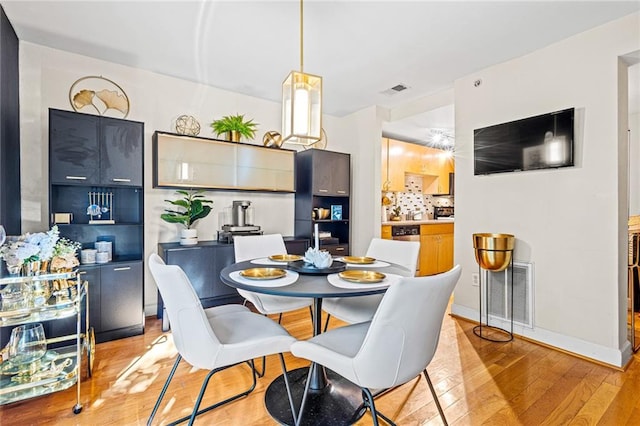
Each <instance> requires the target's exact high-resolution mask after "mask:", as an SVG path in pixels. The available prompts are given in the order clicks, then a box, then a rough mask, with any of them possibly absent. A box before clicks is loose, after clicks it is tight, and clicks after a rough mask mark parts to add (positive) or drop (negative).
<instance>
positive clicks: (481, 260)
mask: <svg viewBox="0 0 640 426" xmlns="http://www.w3.org/2000/svg"><path fill="white" fill-rule="evenodd" d="M514 242H515V238H514V236H513V235H511V234H473V247H474V249H475V256H476V261H477V262H478V275H479V279H480V285H479V286H478V293H479V298H478V300H479V301H480V321H479V322H478V325H477V326H475V327H474V328H473V334H475V335H476V336H478V337H480V338H481V339H484V340H488V341H490V342H499V343H506V342H510V341H512V340H513V246H514ZM509 267H511V281H510V284H511V286H512V288H511V303H510V306H509V318H510V323H511V327H510V329H509V331H507V330H505V329H503V328H500V327H496V326H492V325H489V283H488V282H484V286H485V301H484V305H485V318H484V323H483V322H482V321H483V318H482V305H483V303H482V286H483V281H488V280H483V279H482V276H483V275H484V274H483V273H482V270H483V269H484V270H487V271H491V272H500V271H504V272H505V282H506V281H507V277H508V275H509V274H508V270H509ZM505 296H506V295H505ZM505 302H506V300H505ZM483 329H485V332H484V334H483ZM487 329H488V330H487ZM487 331H495V332H497V333H492V334H491V335H489V334H487ZM495 334H497V335H498V336H499V337H496V336H495Z"/></svg>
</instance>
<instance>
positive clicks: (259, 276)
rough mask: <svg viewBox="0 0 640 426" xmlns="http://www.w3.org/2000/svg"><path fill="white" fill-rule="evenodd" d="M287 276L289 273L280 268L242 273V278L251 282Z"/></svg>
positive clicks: (254, 269) (252, 269)
mask: <svg viewBox="0 0 640 426" xmlns="http://www.w3.org/2000/svg"><path fill="white" fill-rule="evenodd" d="M285 275H287V271H285V270H284V269H279V268H251V269H245V270H244V271H240V276H241V277H243V278H247V279H250V280H274V279H276V278H282V277H284V276H285Z"/></svg>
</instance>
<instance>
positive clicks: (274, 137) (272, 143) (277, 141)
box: [262, 130, 282, 148]
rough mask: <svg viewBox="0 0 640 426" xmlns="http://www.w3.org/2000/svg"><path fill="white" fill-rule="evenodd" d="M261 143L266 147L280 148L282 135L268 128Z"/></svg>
mask: <svg viewBox="0 0 640 426" xmlns="http://www.w3.org/2000/svg"><path fill="white" fill-rule="evenodd" d="M262 144H263V145H264V146H266V147H267V148H280V147H281V146H282V135H281V134H280V132H276V131H275V130H269V131H268V132H267V133H265V134H264V136H263V137H262Z"/></svg>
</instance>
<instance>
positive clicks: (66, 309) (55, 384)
mask: <svg viewBox="0 0 640 426" xmlns="http://www.w3.org/2000/svg"><path fill="white" fill-rule="evenodd" d="M16 295H17V296H16ZM88 300H89V295H88V283H87V282H86V281H85V282H82V280H81V278H80V273H79V272H78V271H70V272H58V273H48V272H47V273H40V274H39V275H32V276H25V275H19V274H13V275H11V274H7V273H6V271H0V327H7V328H9V327H14V329H13V330H12V338H13V337H14V331H16V330H15V329H16V328H20V327H27V326H28V325H30V324H36V323H44V324H49V323H50V322H52V321H56V320H61V319H63V318H70V317H73V316H75V318H76V332H75V334H70V335H64V336H60V337H51V338H47V337H44V339H45V341H46V352H44V356H42V357H41V358H39V359H37V360H35V361H33V362H29V363H20V362H18V361H14V362H12V359H13V360H18V359H20V357H19V356H17V355H16V349H15V348H13V347H10V346H12V341H10V342H9V344H8V345H7V346H6V347H5V348H3V349H2V355H3V356H2V358H1V359H0V361H1V362H0V405H5V404H9V403H12V402H17V401H22V400H25V399H29V398H34V397H37V396H42V395H47V394H50V393H53V392H57V391H60V390H64V389H68V388H70V387H71V386H73V385H74V384H75V385H76V390H77V393H76V404H75V406H74V407H73V412H74V413H75V414H78V413H80V411H82V405H81V403H80V382H81V377H80V366H81V365H82V354H83V352H86V355H87V373H88V376H89V377H90V376H91V372H92V368H93V361H94V358H95V338H94V333H93V329H92V328H91V327H90V326H89V303H88ZM83 303H84V309H83ZM83 315H85V321H84V324H83V321H82V319H83V318H82V316H83ZM83 328H84V329H83ZM16 340H17V339H16ZM67 343H68V344H67ZM14 346H17V345H14ZM23 347H24V346H23ZM12 349H13V355H14V357H13V358H12V357H11V356H9V354H11V350H12ZM27 350H28V349H27Z"/></svg>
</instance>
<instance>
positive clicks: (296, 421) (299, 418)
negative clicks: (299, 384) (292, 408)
mask: <svg viewBox="0 0 640 426" xmlns="http://www.w3.org/2000/svg"><path fill="white" fill-rule="evenodd" d="M312 371H313V364H311V365H310V366H309V374H307V383H306V384H305V385H304V393H303V394H302V401H301V402H300V409H299V410H298V417H297V418H295V417H294V420H295V425H296V426H298V425H299V424H300V421H301V420H302V413H303V412H304V405H305V403H306V402H307V395H308V394H309V385H310V384H311V372H312Z"/></svg>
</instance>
